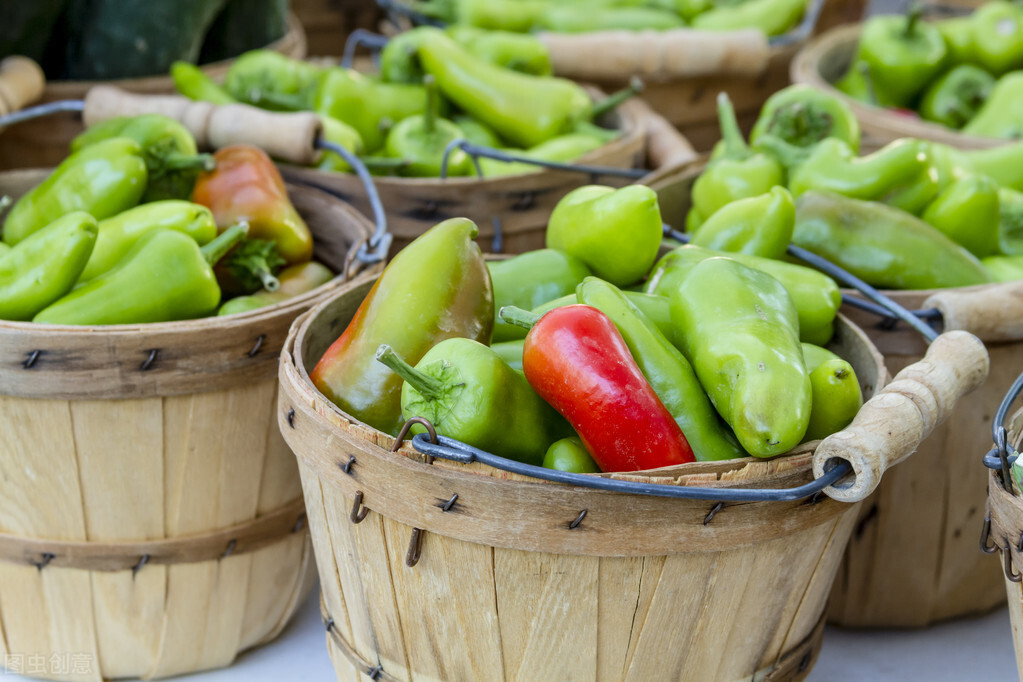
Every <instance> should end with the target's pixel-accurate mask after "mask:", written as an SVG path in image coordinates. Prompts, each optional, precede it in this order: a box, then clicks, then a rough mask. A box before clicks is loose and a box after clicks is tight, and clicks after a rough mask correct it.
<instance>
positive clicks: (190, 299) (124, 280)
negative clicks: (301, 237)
mask: <svg viewBox="0 0 1023 682" xmlns="http://www.w3.org/2000/svg"><path fill="white" fill-rule="evenodd" d="M245 231H246V228H244V227H242V226H241V225H235V226H234V227H231V228H228V229H227V230H226V231H225V232H224V233H223V234H221V235H220V236H219V237H217V238H216V239H214V240H213V241H211V242H210V243H208V244H206V245H205V246H202V247H200V246H199V245H198V244H196V242H195V240H194V239H192V238H191V237H189V236H188V235H186V234H182V233H181V232H176V231H174V230H157V231H156V232H151V233H150V234H148V235H146V236H145V237H143V238H142V239H140V240H139V242H138V243H137V244H136V245H135V247H134V248H133V249H132V250H131V251H129V252H128V255H126V256H125V257H124V259H123V260H122V261H121V262H120V263H119V264H118V265H117V267H115V268H114V269H113V270H110V271H108V272H106V273H105V274H103V275H100V276H99V277H97V278H96V279H94V280H92V281H91V282H89V283H87V284H84V285H83V286H80V287H77V288H75V289H74V290H73V291H72V292H71V293H69V294H68V295H66V296H64V297H63V298H61V299H59V300H57V301H56V302H54V303H53V304H51V305H49V306H48V307H46V308H45V309H43V310H41V311H40V312H39V314H37V315H36V316H35V317H34V318H33V320H32V321H33V322H41V323H44V324H72V325H107V324H144V323H148V322H170V321H173V320H189V319H193V318H196V317H205V316H207V315H212V314H213V312H214V311H215V310H216V309H217V305H218V304H219V303H220V287H219V286H217V278H216V277H215V276H214V274H213V264H215V263H216V262H217V261H218V260H220V259H221V258H223V256H224V255H225V254H226V253H227V252H228V251H230V250H231V249H232V248H234V246H235V244H237V243H238V242H239V241H240V240H241V239H242V238H244V237H245Z"/></svg>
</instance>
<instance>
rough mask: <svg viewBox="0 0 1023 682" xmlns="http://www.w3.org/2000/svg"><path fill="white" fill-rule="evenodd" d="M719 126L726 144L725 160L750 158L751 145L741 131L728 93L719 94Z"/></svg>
mask: <svg viewBox="0 0 1023 682" xmlns="http://www.w3.org/2000/svg"><path fill="white" fill-rule="evenodd" d="M718 125H719V126H720V127H721V139H722V140H724V142H725V154H724V156H725V158H728V159H742V158H745V157H747V156H749V145H747V144H746V139H745V138H744V137H743V135H742V130H740V129H739V121H738V119H736V118H735V107H733V106H732V100H731V99H729V97H728V93H727V92H719V93H718Z"/></svg>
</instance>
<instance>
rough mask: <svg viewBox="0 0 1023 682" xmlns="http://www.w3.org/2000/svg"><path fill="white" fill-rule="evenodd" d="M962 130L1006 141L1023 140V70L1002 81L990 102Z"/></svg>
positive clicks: (999, 81)
mask: <svg viewBox="0 0 1023 682" xmlns="http://www.w3.org/2000/svg"><path fill="white" fill-rule="evenodd" d="M962 130H963V132H964V133H966V134H967V135H980V136H982V137H997V138H1001V139H1006V140H1015V139H1019V138H1021V137H1023V71H1014V72H1013V73H1008V74H1006V75H1004V76H1002V77H1001V78H999V79H998V82H997V83H995V86H994V87H993V88H992V89H991V94H990V95H989V96H988V98H987V101H985V102H984V104H983V105H982V106H981V107H980V110H979V111H978V112H977V114H976V115H975V116H974V117H973V118H971V119H970V121H969V123H967V124H966V125H964V126H963V128H962Z"/></svg>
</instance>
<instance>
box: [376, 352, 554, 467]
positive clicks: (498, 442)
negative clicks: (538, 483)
mask: <svg viewBox="0 0 1023 682" xmlns="http://www.w3.org/2000/svg"><path fill="white" fill-rule="evenodd" d="M376 359H377V361H378V362H380V363H382V364H383V365H385V366H387V367H388V368H389V369H391V371H393V372H394V373H396V374H397V375H398V376H400V377H401V378H402V379H403V380H404V383H403V385H402V387H401V412H402V416H403V417H404V418H405V419H408V418H411V417H424V418H425V419H427V420H429V421H430V423H432V424H433V426H434V428H436V429H437V433H439V434H441V435H444V436H448V437H449V438H455V439H456V440H460V441H462V442H463V443H468V444H469V445H471V446H473V447H477V448H480V449H481V450H486V451H487V452H492V453H493V454H495V455H498V456H501V457H507V458H509V459H514V460H517V461H520V462H526V463H527V464H533V465H537V466H539V465H540V463H541V462H542V461H543V456H544V453H545V452H546V451H547V448H548V446H550V444H551V443H553V442H554V441H556V440H558V439H559V438H564V437H566V436H568V435H569V434H570V433H572V430H571V428H570V427H569V426H568V423H567V422H565V420H564V418H562V417H561V415H559V414H558V413H557V412H556V411H555V410H554V408H553V407H551V406H550V405H548V404H547V403H545V402H544V401H543V399H542V398H540V396H538V395H537V394H536V391H534V390H533V389H532V387H531V386H530V385H529V382H528V381H526V377H525V376H523V375H522V374H521V373H519V372H516V371H515V370H514V369H512V368H511V367H509V366H508V364H507V363H506V362H504V361H503V360H502V359H501V358H500V357H498V356H497V354H496V353H494V351H492V350H491V349H490V348H488V347H487V346H485V345H484V344H482V343H480V342H479V341H474V340H472V339H462V338H452V339H445V340H443V341H441V342H439V343H438V344H437V345H435V346H434V347H433V348H431V349H430V350H428V351H426V353H425V354H424V355H423V357H422V359H420V361H419V362H418V363H416V365H415V367H413V366H412V365H410V364H409V363H408V362H406V361H405V360H404V359H403V358H401V357H400V356H399V355H398V354H397V353H395V352H394V350H393V349H392V348H391V347H390V346H388V345H387V344H383V345H381V346H380V348H379V350H378V351H377V353H376Z"/></svg>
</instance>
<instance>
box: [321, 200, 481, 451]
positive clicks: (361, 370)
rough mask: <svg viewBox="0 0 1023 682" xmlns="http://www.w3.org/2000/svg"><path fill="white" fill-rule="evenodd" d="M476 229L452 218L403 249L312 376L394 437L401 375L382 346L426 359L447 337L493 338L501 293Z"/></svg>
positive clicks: (341, 403)
mask: <svg viewBox="0 0 1023 682" xmlns="http://www.w3.org/2000/svg"><path fill="white" fill-rule="evenodd" d="M477 235H479V229H478V228H477V227H476V225H475V223H473V222H472V221H471V220H468V219H466V218H452V219H450V220H445V221H444V222H442V223H438V224H437V225H435V226H433V227H432V228H430V229H429V230H427V231H426V232H424V233H423V234H422V235H420V236H419V237H417V238H416V240H415V241H413V242H412V243H411V244H409V245H408V246H406V247H405V248H404V249H402V250H401V251H399V252H398V254H397V255H396V256H395V257H394V258H393V259H392V260H391V262H390V263H389V264H388V265H387V267H386V268H385V269H384V272H383V274H381V275H380V278H379V279H377V281H376V283H375V284H374V285H373V288H372V289H371V290H370V292H369V293H368V294H367V295H366V298H365V299H364V300H363V302H362V305H360V306H359V309H358V311H356V313H355V316H354V317H353V318H352V320H351V322H349V324H348V327H347V328H346V329H345V330H344V332H343V333H342V334H341V336H340V337H339V338H338V339H337V340H336V341H335V342H334V343H333V344H331V346H330V348H328V349H327V351H326V352H325V353H324V354H323V357H321V358H320V360H319V361H318V362H317V363H316V367H315V368H314V369H313V371H312V373H311V374H310V378H311V379H312V380H313V383H314V384H315V385H316V387H317V388H318V389H319V390H320V392H321V393H323V395H325V396H326V397H327V398H328V399H329V400H331V401H332V402H333V403H334V404H336V405H337V406H338V407H340V408H341V409H342V410H344V411H345V412H347V413H348V414H350V415H352V416H353V417H354V418H356V419H359V420H361V421H363V422H365V423H367V424H369V425H370V426H372V427H374V428H377V429H380V430H382V431H385V432H387V433H391V434H392V435H394V434H397V433H398V429H400V428H401V425H402V419H401V379H400V378H399V377H398V376H397V375H395V374H394V372H392V371H390V370H389V369H387V368H386V367H384V366H383V365H381V364H380V363H379V362H377V361H376V360H375V354H376V351H377V348H378V347H379V346H380V344H382V343H386V344H389V345H390V346H392V347H393V348H394V349H395V351H396V352H398V353H400V354H401V356H402V357H403V358H405V359H406V361H408V362H419V360H420V359H421V358H422V357H423V355H424V354H425V353H426V351H427V350H429V349H430V348H431V347H432V346H434V345H435V344H437V343H438V342H440V341H442V340H444V339H446V338H450V337H455V336H460V337H465V338H469V339H474V340H476V341H480V342H481V343H486V342H489V341H490V335H491V332H492V330H493V326H494V295H493V289H492V288H491V284H490V274H489V272H487V266H486V263H484V261H483V254H482V253H481V252H480V248H479V246H478V245H477V244H476V242H474V241H473V240H474V239H475V238H476V237H477ZM410 315H411V316H412V317H410Z"/></svg>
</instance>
